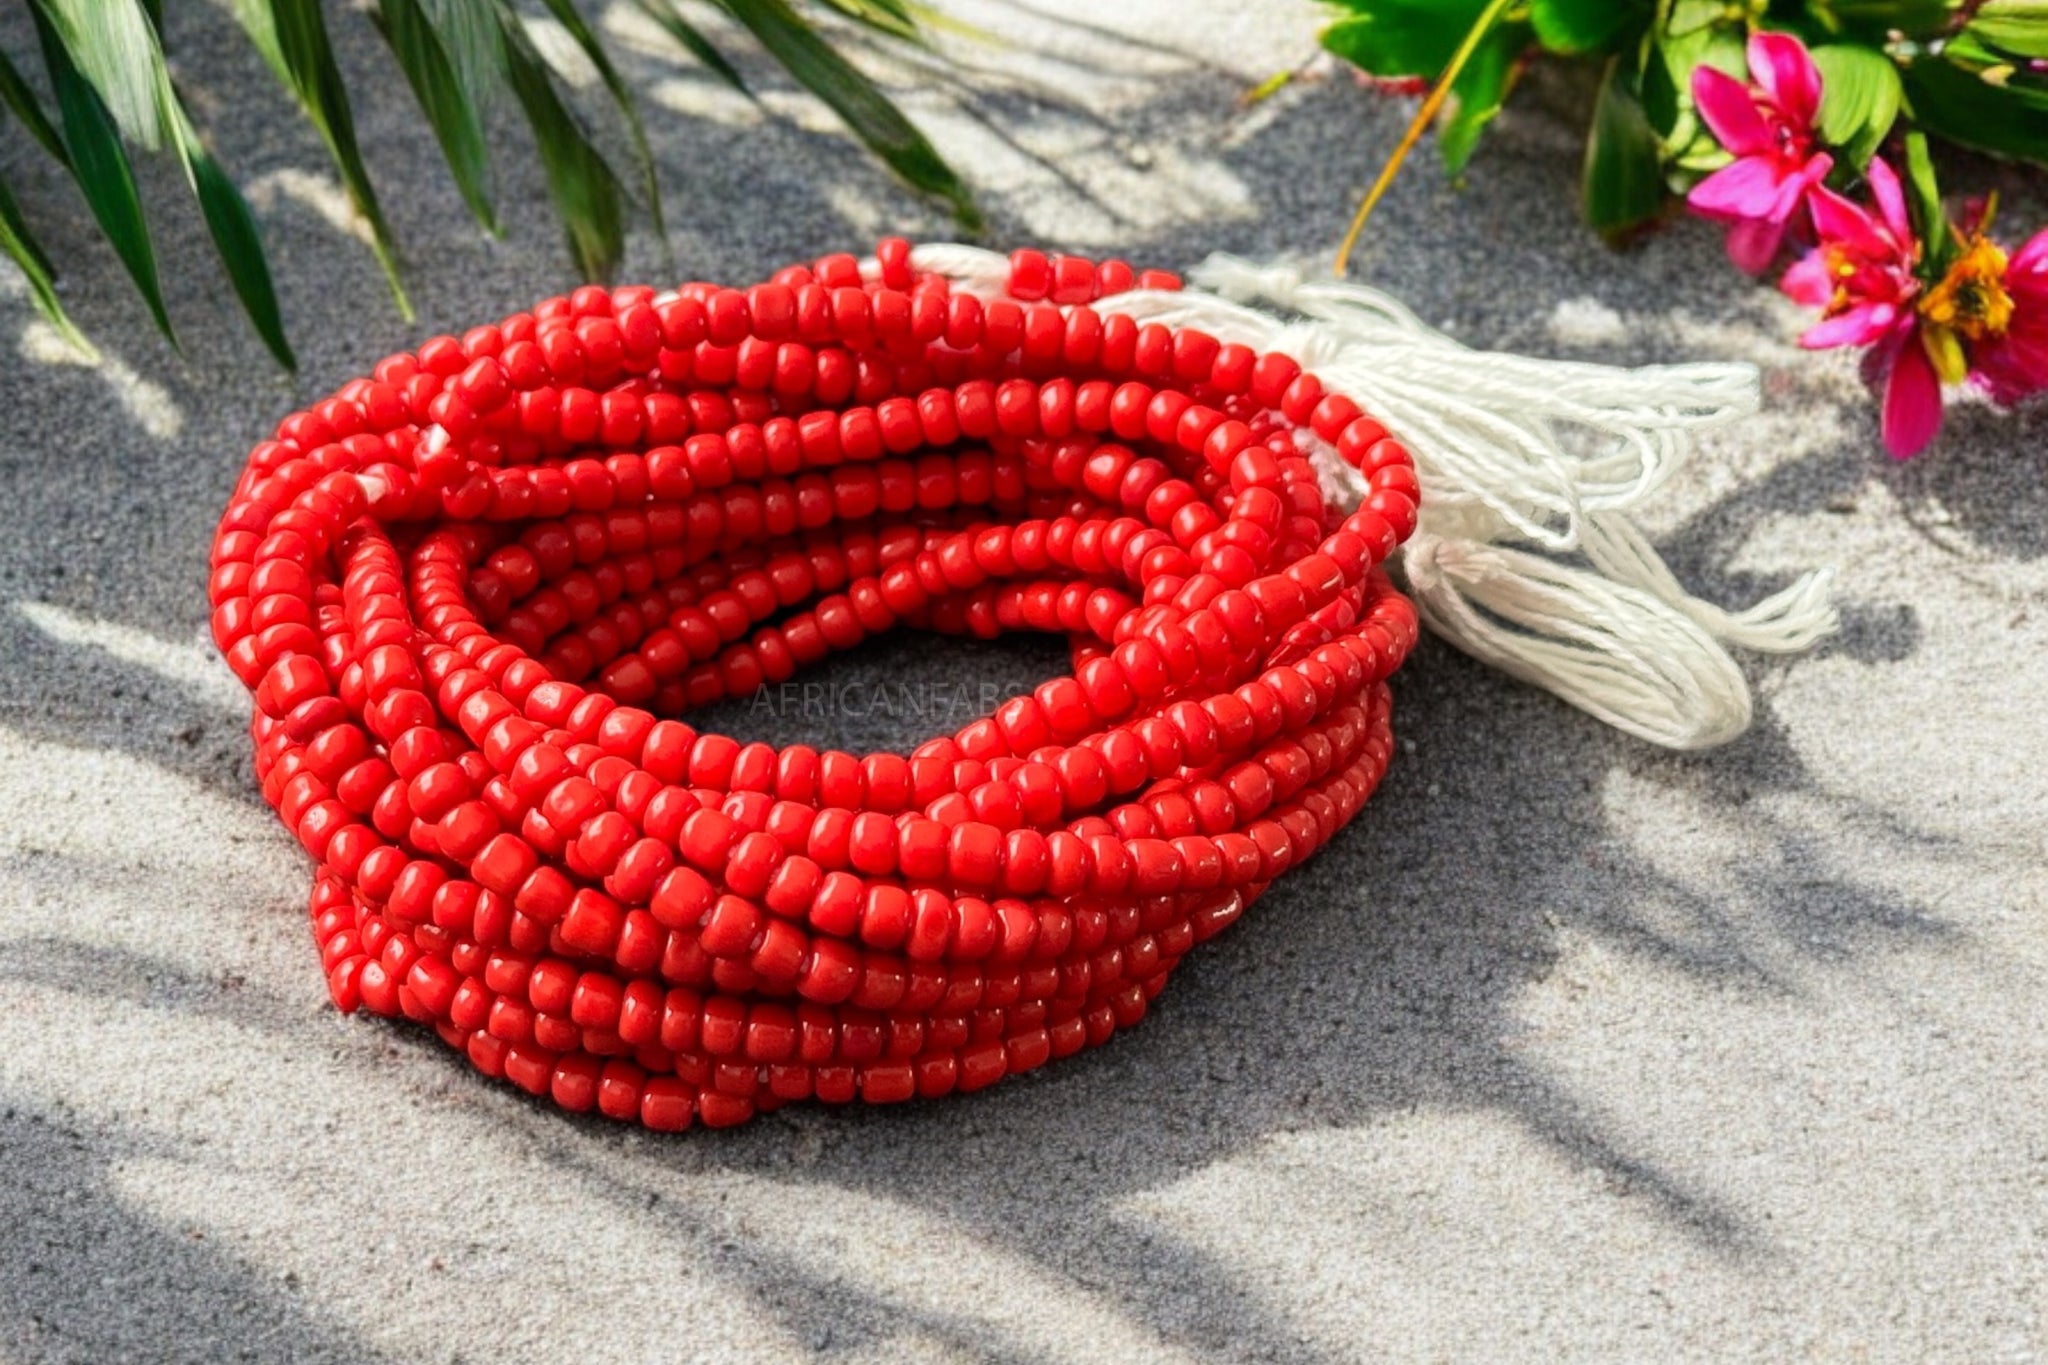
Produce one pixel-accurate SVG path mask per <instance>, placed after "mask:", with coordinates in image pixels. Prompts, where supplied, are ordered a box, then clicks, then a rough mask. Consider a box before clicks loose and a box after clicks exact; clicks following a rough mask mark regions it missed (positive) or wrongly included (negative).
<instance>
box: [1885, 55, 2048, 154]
mask: <svg viewBox="0 0 2048 1365" xmlns="http://www.w3.org/2000/svg"><path fill="white" fill-rule="evenodd" d="M1906 98H1907V99H1908V100H1910V101H1911V103H1912V108H1913V116H1914V119H1915V121H1916V122H1917V123H1918V124H1919V125H1920V126H1921V127H1922V128H1925V129H1926V130H1927V131H1928V132H1930V133H1933V134H1935V135H1937V136H1939V137H1944V138H1947V139H1948V140H1949V141H1950V142H1958V143H1961V144H1962V145H1963V146H1965V147H1975V148H1976V149H1977V150H1979V151H1983V152H1991V153H1994V154H1995V155H1998V156H2010V157H2016V158H2018V159H2019V160H2022V161H2030V162H2032V163H2034V164H2035V165H2037V166H2048V89H2044V88H2043V87H2042V86H2040V85H2038V84H2034V83H2032V82H2030V81H2023V80H2019V79H2014V80H2011V81H2009V82H2007V83H2006V84H2004V85H1993V84H1992V83H1991V82H1989V81H1985V80H1982V79H1979V78H1978V77H1977V76H1976V75H1974V74H1972V73H1971V72H1968V71H1965V70H1963V69H1962V68H1961V67H1959V66H1956V65H1954V64H1952V63H1950V62H1946V61H1940V60H1923V61H1918V62H1915V63H1913V65H1912V66H1910V67H1908V68H1907V69H1906Z"/></svg>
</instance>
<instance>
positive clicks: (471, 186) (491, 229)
mask: <svg viewBox="0 0 2048 1365" xmlns="http://www.w3.org/2000/svg"><path fill="white" fill-rule="evenodd" d="M371 18H372V21H373V22H374V23H375V24H376V25H377V31H378V32H379V33H381V34H382V35H383V36H384V41H385V43H386V44H387V45H389V47H390V48H391V54H392V55H393V56H394V57H396V58H397V59H398V66H399V69H400V70H402V71H404V72H405V79H406V80H407V81H408V82H409V83H410V84H411V85H412V92H413V95H414V96H415V97H416V98H417V99H418V100H419V102H420V112H422V113H424V114H425V115H426V116H427V122H428V124H430V125H431V126H432V127H433V130H434V137H435V138H436V140H438V141H439V142H440V144H441V155H442V157H443V158H444V159H445V160H446V161H447V162H448V169H449V171H450V172H451V173H452V174H453V175H454V176H455V187H456V188H457V189H458V190H460V191H461V193H462V202H463V203H465V204H467V205H468V206H469V211H470V214H471V215H472V216H473V217H474V218H475V219H476V220H477V222H479V223H481V224H482V225H483V228H484V231H486V232H488V233H490V234H491V235H492V236H493V237H495V236H497V235H498V211H497V209H496V207H495V206H494V205H493V204H492V202H491V162H490V153H489V151H488V150H487V149H486V148H485V146H484V129H483V119H482V115H481V112H480V111H479V110H478V108H477V106H476V103H475V102H474V101H473V100H470V99H468V98H467V97H466V94H465V91H464V88H463V85H462V81H461V77H460V76H459V75H458V73H457V68H456V66H455V62H454V59H453V58H452V57H451V56H450V55H449V52H448V45H447V44H446V43H445V42H444V41H443V40H442V35H441V34H440V32H439V31H437V30H436V28H435V26H434V23H433V21H432V20H431V19H430V18H428V16H427V12H426V11H425V10H423V9H421V8H420V4H419V0H377V9H376V11H375V12H374V13H373V14H372V16H371Z"/></svg>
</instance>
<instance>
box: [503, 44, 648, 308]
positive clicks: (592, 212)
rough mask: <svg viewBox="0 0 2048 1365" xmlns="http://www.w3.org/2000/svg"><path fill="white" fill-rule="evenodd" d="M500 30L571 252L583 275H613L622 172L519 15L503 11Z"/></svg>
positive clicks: (619, 243)
mask: <svg viewBox="0 0 2048 1365" xmlns="http://www.w3.org/2000/svg"><path fill="white" fill-rule="evenodd" d="M500 32H501V33H502V34H503V36H504V40H505V41H504V53H505V67H506V75H507V79H508V80H509V82H510V84H511V86H512V93H513V94H514V95H515V96H516V97H517V98H518V100H519V104H520V107H521V108H522V109H524V110H525V111H526V121H527V124H528V125H529V126H530V127H531V128H532V129H533V137H534V142H535V143H536V144H537V145H538V146H539V148H540V159H541V165H542V166H543V167H544V168H545V169H546V171H547V177H548V195H549V197H550V198H551V199H553V200H554V204H555V212H556V213H557V214H558V215H560V217H561V219H562V226H563V228H564V230H565V232H566V233H567V236H568V239H569V254H570V255H571V256H573V257H574V258H575V260H576V268H577V269H578V270H580V271H582V272H583V275H584V278H586V279H592V280H602V279H608V278H610V276H611V273H612V271H613V270H614V269H615V268H617V266H618V263H619V256H620V255H621V253H622V252H623V251H624V248H625V229H624V226H623V222H622V210H623V205H622V204H621V202H620V193H619V181H618V177H617V176H615V175H613V174H612V168H611V166H610V165H608V164H607V163H606V161H605V159H604V157H603V156H602V155H600V154H599V152H598V150H597V148H596V147H595V146H594V145H592V143H591V141H590V138H589V137H588V136H587V135H586V134H585V133H584V131H583V128H582V125H580V124H579V123H577V121H576V116H575V115H574V114H572V113H571V112H570V111H569V108H568V106H567V105H565V104H563V103H562V98H561V96H560V95H558V94H556V93H555V87H554V84H553V82H551V81H550V80H549V79H548V72H547V65H546V63H544V62H543V61H541V58H540V54H539V53H538V52H536V51H534V49H533V43H532V40H531V39H529V38H528V37H527V36H526V30H525V28H524V27H523V26H522V25H521V24H520V22H519V18H518V16H517V15H514V14H512V13H511V12H510V11H509V10H507V11H506V12H504V14H503V15H502V17H501V20H500Z"/></svg>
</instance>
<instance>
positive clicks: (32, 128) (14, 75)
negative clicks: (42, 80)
mask: <svg viewBox="0 0 2048 1365" xmlns="http://www.w3.org/2000/svg"><path fill="white" fill-rule="evenodd" d="M0 102H4V103H5V104H6V105H7V107H8V108H9V109H11V110H13V111H14V116H15V117H16V118H18V119H20V120H21V125H22V127H24V128H26V129H28V131H29V136H30V137H33V138H34V139H35V140H36V141H37V142H39V143H41V144H42V147H43V150H44V151H46V152H48V153H49V154H50V155H51V156H53V157H55V158H56V159H57V162H58V164H59V165H63V166H69V165H70V164H71V157H70V154H69V153H67V152H66V151H65V150H64V139H63V138H62V137H60V136H59V135H58V133H57V130H56V129H55V128H53V127H52V126H51V125H50V117H49V115H47V114H45V113H44V112H43V102H42V101H41V100H39V99H37V98H36V92H35V91H33V90H31V89H29V88H28V82H27V81H25V80H23V79H22V78H21V72H19V71H17V70H15V67H14V62H13V61H12V60H11V59H10V58H9V57H8V55H7V54H6V53H5V52H0Z"/></svg>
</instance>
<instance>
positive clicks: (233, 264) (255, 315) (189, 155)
mask: <svg viewBox="0 0 2048 1365" xmlns="http://www.w3.org/2000/svg"><path fill="white" fill-rule="evenodd" d="M164 95H165V99H166V102H167V103H168V104H169V107H170V112H171V119H170V124H171V135H172V139H173V141H174V142H175V144H176V146H177V149H178V159H179V160H180V161H181V162H183V163H184V166H185V179H186V182H187V183H189V184H190V185H191V186H192V195H193V197H194V198H196V199H197V200H198V201H199V212H200V214H201V215H202V216H203V217H204V218H205V219H206V231H207V233H208V234H209V235H210V236H212V238H213V245H214V249H215V250H216V251H218V252H219V253H220V260H221V264H222V265H223V266H225V267H226V268H227V272H228V282H229V283H230V284H232V285H234V287H235V297H236V298H238V299H240V300H241V301H242V311H243V312H244V313H245V314H247V315H248V318H249V323H250V325H251V326H253V327H254V328H255V329H256V335H257V336H259V337H261V338H263V344H264V345H265V346H267V347H269V348H270V353H271V354H272V355H273V356H276V357H277V362H278V363H279V364H280V365H282V366H284V367H285V368H286V369H287V370H295V369H297V368H298V367H299V362H298V358H297V357H296V356H294V355H293V354H292V348H291V343H290V342H289V341H286V340H285V335H284V319H283V318H282V317H281V316H280V315H279V311H278V307H277V291H276V290H275V289H274V288H273V287H272V286H271V283H270V265H269V262H268V261H267V260H266V259H265V258H264V255H263V238H262V236H261V235H260V234H259V233H258V232H257V231H256V217H255V215H254V214H252V213H250V212H249V203H248V201H247V200H245V199H243V198H242V192H241V191H240V190H238V189H236V188H235V182H234V181H232V180H230V179H229V178H228V174H227V172H226V171H224V170H222V169H221V166H220V163H219V162H218V161H215V160H214V159H213V153H211V152H209V151H208V150H207V149H206V144H205V143H204V142H202V141H200V138H199V133H198V131H197V130H196V129H194V128H193V126H192V120H191V119H190V118H189V117H187V115H186V113H185V109H184V105H183V104H182V103H181V102H179V100H178V98H177V94H176V92H175V91H173V90H171V89H170V88H169V84H168V79H167V80H166V85H165V90H164Z"/></svg>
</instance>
